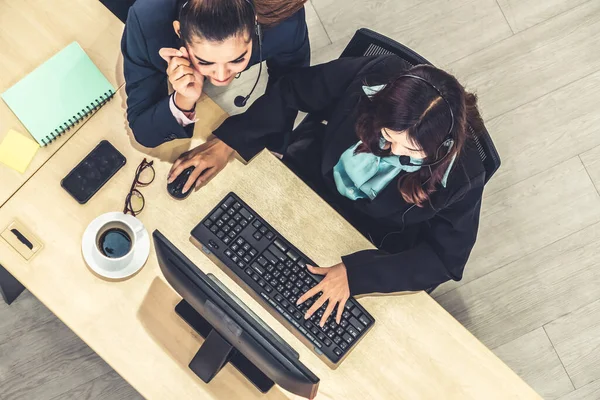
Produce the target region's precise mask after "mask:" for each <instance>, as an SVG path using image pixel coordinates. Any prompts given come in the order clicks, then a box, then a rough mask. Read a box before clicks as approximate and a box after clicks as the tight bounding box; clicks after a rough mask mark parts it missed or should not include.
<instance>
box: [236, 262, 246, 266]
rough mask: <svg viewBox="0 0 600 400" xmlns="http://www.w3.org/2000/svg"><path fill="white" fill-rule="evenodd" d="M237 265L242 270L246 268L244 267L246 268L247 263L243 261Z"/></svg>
mask: <svg viewBox="0 0 600 400" xmlns="http://www.w3.org/2000/svg"><path fill="white" fill-rule="evenodd" d="M237 265H238V267H240V268H244V267H245V266H246V263H245V262H243V261H238V263H237Z"/></svg>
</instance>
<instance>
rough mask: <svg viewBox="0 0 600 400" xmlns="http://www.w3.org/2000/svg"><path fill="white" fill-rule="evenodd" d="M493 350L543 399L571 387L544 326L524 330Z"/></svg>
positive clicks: (552, 397) (554, 395) (569, 389)
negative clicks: (515, 337) (521, 334)
mask: <svg viewBox="0 0 600 400" xmlns="http://www.w3.org/2000/svg"><path fill="white" fill-rule="evenodd" d="M493 352H494V354H496V355H497V356H498V357H500V359H501V360H502V361H504V362H505V363H506V365H508V366H509V367H511V368H512V370H513V371H515V372H516V373H517V374H518V375H519V376H520V377H521V378H523V380H524V381H525V382H527V383H528V384H529V386H531V387H532V388H533V389H534V390H535V391H536V392H538V393H539V394H540V395H541V396H542V397H543V398H544V399H547V400H550V399H556V398H558V397H560V396H562V395H564V394H567V393H570V392H572V391H573V390H574V389H575V388H574V387H573V384H572V383H571V381H570V380H569V376H568V375H567V373H566V371H565V369H564V368H563V366H562V364H561V362H560V359H559V358H558V355H557V354H556V351H555V350H554V347H552V343H550V340H549V339H548V336H546V332H544V328H538V329H536V330H534V331H531V332H529V333H526V334H525V335H523V336H521V337H519V338H517V339H515V340H513V341H511V342H509V343H506V344H504V345H502V346H500V347H498V348H496V349H494V350H493Z"/></svg>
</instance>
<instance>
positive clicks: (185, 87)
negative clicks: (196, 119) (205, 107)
mask: <svg viewBox="0 0 600 400" xmlns="http://www.w3.org/2000/svg"><path fill="white" fill-rule="evenodd" d="M158 54H159V55H160V56H161V57H162V59H163V60H165V61H166V62H167V63H168V66H167V75H168V77H169V82H170V83H171V85H172V86H173V89H174V90H175V92H176V95H175V99H174V100H175V104H176V105H177V107H179V108H180V109H182V110H191V109H193V108H194V105H195V104H196V102H197V101H198V99H200V96H202V87H203V86H204V76H203V75H202V74H200V72H198V71H197V70H196V69H195V68H194V66H193V65H192V62H191V61H190V56H189V54H188V51H187V49H186V48H185V47H181V48H180V49H179V50H177V49H172V48H168V47H163V48H162V49H160V50H159V52H158Z"/></svg>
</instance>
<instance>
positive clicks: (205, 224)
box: [203, 218, 213, 228]
mask: <svg viewBox="0 0 600 400" xmlns="http://www.w3.org/2000/svg"><path fill="white" fill-rule="evenodd" d="M203 224H204V226H206V227H207V228H210V226H211V225H212V224H213V222H212V220H211V219H210V218H209V219H206V220H204V222H203Z"/></svg>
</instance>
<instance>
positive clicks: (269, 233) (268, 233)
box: [265, 231, 275, 240]
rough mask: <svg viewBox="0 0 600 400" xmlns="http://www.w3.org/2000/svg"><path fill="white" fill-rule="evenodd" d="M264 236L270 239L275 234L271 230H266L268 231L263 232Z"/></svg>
mask: <svg viewBox="0 0 600 400" xmlns="http://www.w3.org/2000/svg"><path fill="white" fill-rule="evenodd" d="M265 237H266V238H267V239H269V240H271V239H273V238H274V237H275V234H274V233H273V232H271V231H268V232H267V233H266V234H265Z"/></svg>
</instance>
